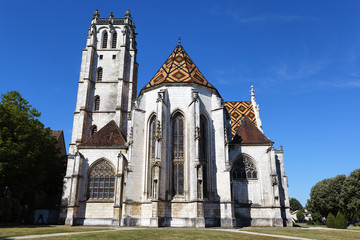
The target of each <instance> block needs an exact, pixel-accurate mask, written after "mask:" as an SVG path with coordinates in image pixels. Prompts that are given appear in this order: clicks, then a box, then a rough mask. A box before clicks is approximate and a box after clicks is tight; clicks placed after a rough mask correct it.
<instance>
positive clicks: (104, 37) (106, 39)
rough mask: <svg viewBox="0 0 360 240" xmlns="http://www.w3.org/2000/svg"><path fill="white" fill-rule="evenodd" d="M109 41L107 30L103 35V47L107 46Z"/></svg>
mask: <svg viewBox="0 0 360 240" xmlns="http://www.w3.org/2000/svg"><path fill="white" fill-rule="evenodd" d="M107 41H108V34H107V32H105V33H104V36H103V42H102V48H107Z"/></svg>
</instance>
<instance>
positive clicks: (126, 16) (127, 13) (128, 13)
mask: <svg viewBox="0 0 360 240" xmlns="http://www.w3.org/2000/svg"><path fill="white" fill-rule="evenodd" d="M125 18H131V14H130V9H127V10H126V12H125Z"/></svg>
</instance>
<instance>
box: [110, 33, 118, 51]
mask: <svg viewBox="0 0 360 240" xmlns="http://www.w3.org/2000/svg"><path fill="white" fill-rule="evenodd" d="M116 41H117V33H116V32H115V33H114V34H113V36H112V42H111V48H116Z"/></svg>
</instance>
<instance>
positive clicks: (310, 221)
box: [306, 218, 314, 225]
mask: <svg viewBox="0 0 360 240" xmlns="http://www.w3.org/2000/svg"><path fill="white" fill-rule="evenodd" d="M306 225H314V222H313V220H312V219H311V218H309V221H308V222H307V223H306Z"/></svg>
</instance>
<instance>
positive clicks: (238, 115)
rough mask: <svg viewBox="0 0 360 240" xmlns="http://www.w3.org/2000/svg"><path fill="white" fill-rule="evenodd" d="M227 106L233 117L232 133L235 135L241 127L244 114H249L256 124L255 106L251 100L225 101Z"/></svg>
mask: <svg viewBox="0 0 360 240" xmlns="http://www.w3.org/2000/svg"><path fill="white" fill-rule="evenodd" d="M225 107H226V109H227V111H228V113H229V115H230V117H231V133H232V135H233V136H235V134H236V132H237V130H238V129H239V127H240V125H241V120H242V117H243V116H247V117H248V118H249V120H250V121H252V123H254V125H255V126H256V118H255V113H254V108H253V105H252V103H251V102H225Z"/></svg>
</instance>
